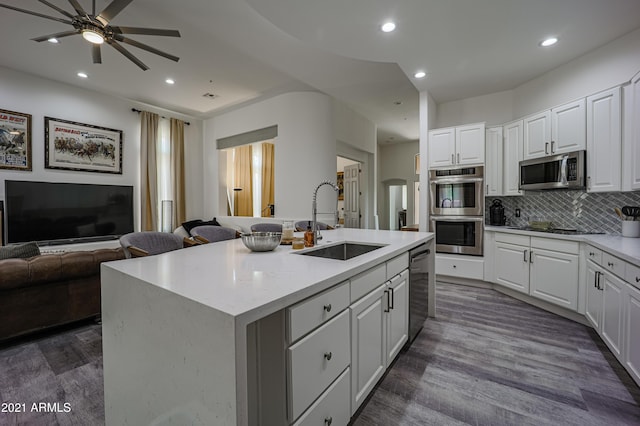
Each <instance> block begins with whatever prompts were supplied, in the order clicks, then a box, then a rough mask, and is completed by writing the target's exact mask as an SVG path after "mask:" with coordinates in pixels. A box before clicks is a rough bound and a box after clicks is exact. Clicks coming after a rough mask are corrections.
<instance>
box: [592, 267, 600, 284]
mask: <svg viewBox="0 0 640 426" xmlns="http://www.w3.org/2000/svg"><path fill="white" fill-rule="evenodd" d="M599 273H600V272H598V271H596V272H595V273H594V274H593V287H594V288H598V274H599Z"/></svg>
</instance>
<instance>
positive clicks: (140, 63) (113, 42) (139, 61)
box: [107, 40, 149, 71]
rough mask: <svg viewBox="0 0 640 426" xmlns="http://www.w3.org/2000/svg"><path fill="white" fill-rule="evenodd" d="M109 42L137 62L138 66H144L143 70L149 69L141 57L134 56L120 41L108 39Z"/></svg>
mask: <svg viewBox="0 0 640 426" xmlns="http://www.w3.org/2000/svg"><path fill="white" fill-rule="evenodd" d="M107 43H109V44H110V45H111V46H113V47H114V48H115V49H116V50H117V51H118V52H120V53H122V54H123V55H124V56H126V57H127V58H128V59H129V60H130V61H131V62H133V63H134V64H136V65H137V66H139V67H140V68H142V71H146V70H148V69H149V67H148V66H146V65H145V64H144V63H143V62H142V61H141V60H140V59H138V58H136V57H135V56H133V55H132V54H131V52H129V51H128V50H127V49H125V48H124V47H123V46H122V45H121V44H120V43H118V42H117V41H115V40H107Z"/></svg>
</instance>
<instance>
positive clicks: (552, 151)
mask: <svg viewBox="0 0 640 426" xmlns="http://www.w3.org/2000/svg"><path fill="white" fill-rule="evenodd" d="M553 143H554V141H551V153H552V154H553V153H554V152H555V151H554V150H553Z"/></svg>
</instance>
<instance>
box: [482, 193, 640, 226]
mask: <svg viewBox="0 0 640 426" xmlns="http://www.w3.org/2000/svg"><path fill="white" fill-rule="evenodd" d="M495 199H500V200H502V205H503V206H504V212H505V216H506V217H507V225H509V226H526V225H527V223H528V222H529V220H530V219H531V220H544V221H551V222H552V223H553V227H555V228H575V229H579V230H581V231H589V232H604V233H607V234H614V235H619V234H620V233H621V224H620V222H621V221H620V218H618V216H617V215H616V213H615V212H614V210H613V209H614V207H619V208H622V207H623V206H640V191H636V192H601V193H587V192H584V191H575V190H562V189H559V190H552V191H526V192H525V195H523V196H519V197H486V198H485V222H486V223H487V224H489V207H490V206H491V204H492V202H493V200H495ZM516 209H520V214H521V215H520V217H515V210H516Z"/></svg>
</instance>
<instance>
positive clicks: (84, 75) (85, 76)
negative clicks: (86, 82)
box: [76, 71, 89, 78]
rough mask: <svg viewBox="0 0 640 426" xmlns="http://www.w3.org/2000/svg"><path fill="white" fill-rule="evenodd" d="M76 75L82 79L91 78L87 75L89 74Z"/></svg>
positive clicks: (80, 73)
mask: <svg viewBox="0 0 640 426" xmlns="http://www.w3.org/2000/svg"><path fill="white" fill-rule="evenodd" d="M76 75H77V76H78V77H80V78H87V77H89V76H88V75H87V73H85V72H82V71H80V72H79V73H78V74H76Z"/></svg>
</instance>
